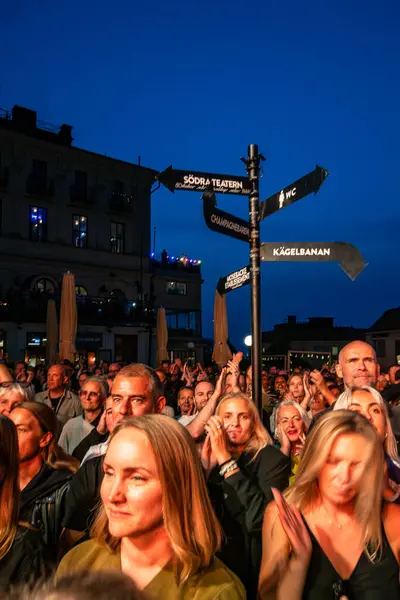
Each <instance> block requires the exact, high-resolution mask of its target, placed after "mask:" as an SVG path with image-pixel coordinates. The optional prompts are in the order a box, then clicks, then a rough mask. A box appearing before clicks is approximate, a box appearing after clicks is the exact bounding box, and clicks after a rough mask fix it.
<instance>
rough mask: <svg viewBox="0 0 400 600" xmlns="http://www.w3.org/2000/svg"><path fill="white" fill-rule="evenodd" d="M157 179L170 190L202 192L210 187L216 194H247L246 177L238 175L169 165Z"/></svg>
mask: <svg viewBox="0 0 400 600" xmlns="http://www.w3.org/2000/svg"><path fill="white" fill-rule="evenodd" d="M157 179H158V181H159V182H160V183H162V184H163V185H164V186H165V187H166V188H167V189H169V191H170V192H174V191H175V190H183V191H189V192H204V191H205V190H207V189H210V188H212V189H213V191H214V192H215V193H216V194H235V195H236V196H237V195H241V196H248V195H249V193H250V183H249V180H248V179H247V177H241V176H240V175H217V174H216V173H201V172H199V171H182V170H180V169H173V168H172V165H170V166H169V167H168V168H167V169H165V171H162V172H161V173H159V174H158V175H157Z"/></svg>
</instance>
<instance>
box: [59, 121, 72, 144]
mask: <svg viewBox="0 0 400 600" xmlns="http://www.w3.org/2000/svg"><path fill="white" fill-rule="evenodd" d="M57 136H58V138H59V140H60V142H61V143H62V144H65V145H66V146H71V144H72V141H73V139H74V138H73V137H72V126H71V125H65V123H64V124H63V125H61V127H60V131H59V132H58V133H57Z"/></svg>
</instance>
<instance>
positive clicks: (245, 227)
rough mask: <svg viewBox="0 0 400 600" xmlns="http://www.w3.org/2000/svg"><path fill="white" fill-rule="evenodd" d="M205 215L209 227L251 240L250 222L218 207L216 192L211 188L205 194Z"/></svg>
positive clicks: (240, 238)
mask: <svg viewBox="0 0 400 600" xmlns="http://www.w3.org/2000/svg"><path fill="white" fill-rule="evenodd" d="M202 198H203V215H204V220H205V222H206V225H207V227H208V228H209V229H212V230H213V231H216V232H217V233H224V234H225V235H229V236H230V237H233V238H236V239H237V240H241V241H242V242H247V243H248V242H249V236H250V230H249V223H248V222H247V221H245V220H244V219H240V218H239V217H235V216H234V215H231V214H229V213H227V212H225V211H223V210H219V209H218V208H217V207H216V205H215V204H216V202H215V194H214V192H210V191H209V190H207V191H205V192H204V194H203V196H202Z"/></svg>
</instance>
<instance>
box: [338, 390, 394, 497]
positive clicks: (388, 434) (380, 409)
mask: <svg viewBox="0 0 400 600" xmlns="http://www.w3.org/2000/svg"><path fill="white" fill-rule="evenodd" d="M333 410H351V411H354V412H358V413H359V414H362V415H363V417H365V418H366V419H367V420H368V421H369V422H370V423H371V425H372V426H373V427H374V428H375V430H376V433H377V434H378V438H379V440H380V442H381V444H382V447H383V452H384V454H385V464H384V473H385V485H384V488H383V497H384V499H385V500H387V501H388V502H395V503H396V504H400V458H399V456H398V454H397V443H396V438H395V436H394V433H393V430H392V425H391V423H390V419H389V413H388V410H387V408H386V403H385V401H384V399H383V398H382V396H381V395H380V393H379V392H378V391H377V390H376V389H374V388H372V387H370V386H367V385H365V386H362V387H351V388H348V389H346V391H344V392H343V394H341V395H340V396H339V398H338V399H337V400H336V403H335V406H334V409H333Z"/></svg>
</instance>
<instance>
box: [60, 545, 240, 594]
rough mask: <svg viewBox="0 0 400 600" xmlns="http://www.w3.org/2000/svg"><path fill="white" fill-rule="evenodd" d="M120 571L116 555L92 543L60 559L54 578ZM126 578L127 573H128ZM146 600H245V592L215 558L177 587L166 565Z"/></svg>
mask: <svg viewBox="0 0 400 600" xmlns="http://www.w3.org/2000/svg"><path fill="white" fill-rule="evenodd" d="M92 569H93V570H95V571H103V570H104V571H107V570H108V571H110V570H111V571H114V570H117V571H121V555H120V553H119V551H117V552H115V553H112V552H110V551H109V550H107V549H106V548H103V547H102V546H100V545H99V544H98V543H97V542H95V541H94V540H90V541H88V542H84V543H83V544H80V545H79V546H76V547H75V548H73V549H72V550H70V551H69V552H68V554H66V555H65V556H64V558H63V559H62V561H61V563H60V565H59V567H58V569H57V577H61V576H62V575H65V574H66V573H70V572H72V571H82V570H92ZM127 575H129V573H127ZM143 592H145V593H146V598H148V599H149V600H156V599H157V600H158V599H159V598H162V599H163V600H189V599H190V600H191V599H194V600H245V599H246V592H245V590H244V587H243V585H242V584H241V582H240V580H239V579H238V577H236V575H234V574H233V573H232V571H230V570H229V569H228V568H227V567H226V566H225V565H224V564H223V563H222V562H221V561H220V560H219V559H218V558H215V559H214V560H213V562H212V564H211V565H210V566H209V567H208V568H207V569H205V570H204V571H202V572H201V573H200V574H198V575H193V576H192V577H190V578H189V579H188V581H186V583H184V584H182V585H180V586H178V585H177V584H176V582H175V577H174V574H173V571H172V568H171V565H170V564H168V565H166V566H165V567H164V568H163V569H162V570H161V571H160V572H159V573H158V574H157V575H156V576H155V577H154V579H153V580H152V581H150V583H149V584H148V585H147V586H146V587H145V588H144V590H143Z"/></svg>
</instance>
